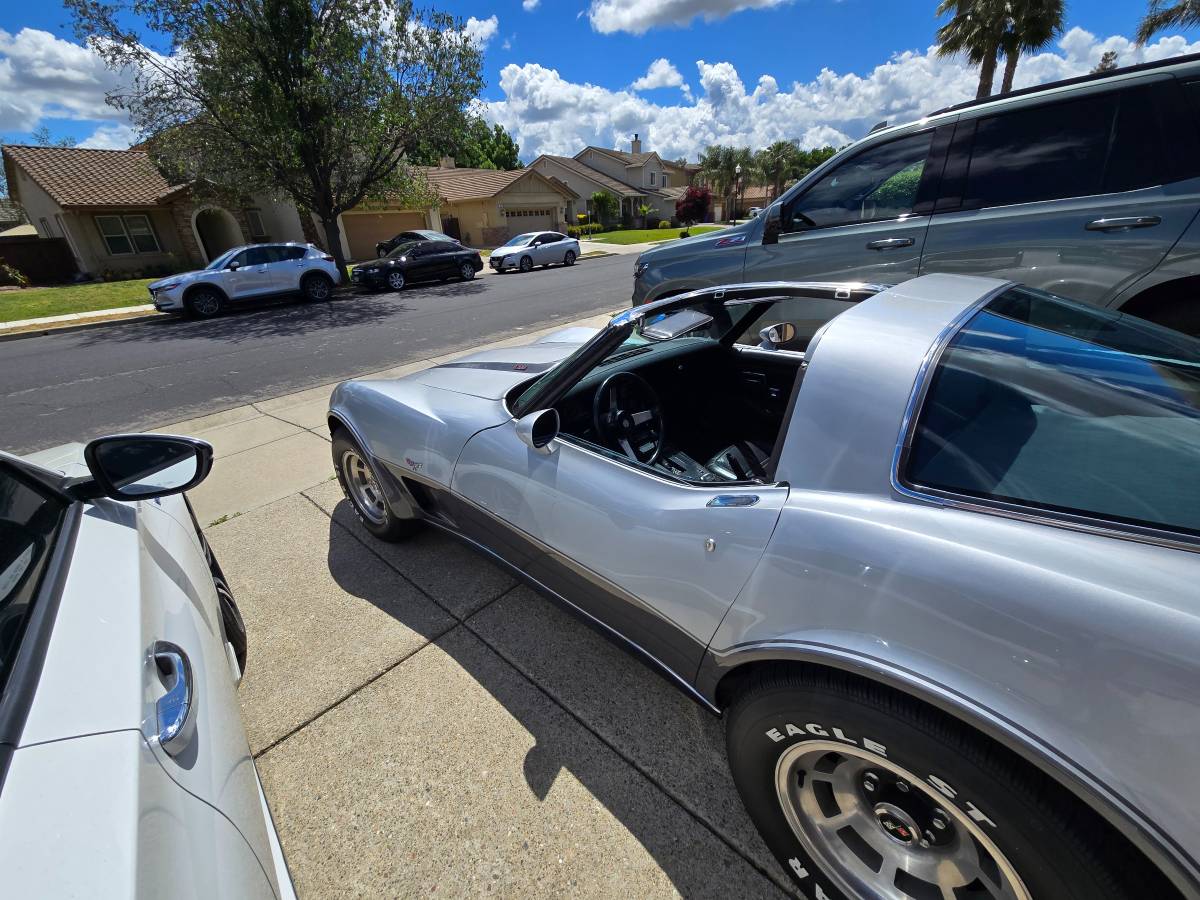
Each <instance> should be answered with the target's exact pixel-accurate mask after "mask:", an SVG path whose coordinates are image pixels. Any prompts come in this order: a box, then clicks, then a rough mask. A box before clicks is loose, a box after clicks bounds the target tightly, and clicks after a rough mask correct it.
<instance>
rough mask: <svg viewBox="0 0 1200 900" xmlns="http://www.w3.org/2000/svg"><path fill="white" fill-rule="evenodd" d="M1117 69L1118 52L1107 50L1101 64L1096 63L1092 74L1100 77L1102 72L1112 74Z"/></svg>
mask: <svg viewBox="0 0 1200 900" xmlns="http://www.w3.org/2000/svg"><path fill="white" fill-rule="evenodd" d="M1116 67H1117V51H1116V50H1105V51H1104V55H1103V56H1101V57H1100V62H1098V63H1096V68H1094V69H1092V72H1091V74H1093V75H1099V74H1100V73H1101V72H1111V71H1112V70H1113V69H1115V68H1116Z"/></svg>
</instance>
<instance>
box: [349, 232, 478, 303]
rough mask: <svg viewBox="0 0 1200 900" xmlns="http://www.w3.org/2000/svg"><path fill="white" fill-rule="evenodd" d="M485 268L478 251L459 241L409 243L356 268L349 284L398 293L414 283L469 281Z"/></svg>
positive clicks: (351, 274)
mask: <svg viewBox="0 0 1200 900" xmlns="http://www.w3.org/2000/svg"><path fill="white" fill-rule="evenodd" d="M482 268H483V260H482V259H480V258H479V252H478V251H477V250H472V249H471V248H470V247H464V246H463V245H462V244H460V243H458V241H408V242H407V243H403V244H400V245H399V246H397V247H396V248H395V249H394V250H392V252H391V253H389V254H388V255H387V256H384V257H382V258H380V259H375V260H372V261H371V262H365V263H360V264H359V265H357V266H355V267H354V271H353V272H351V273H350V281H351V283H352V284H354V285H356V286H358V287H366V288H372V289H375V290H380V289H384V288H386V289H389V290H393V291H399V290H403V288H404V286H405V285H406V284H408V283H409V282H413V281H448V280H450V279H451V278H462V279H463V280H464V281H470V280H471V279H472V278H474V277H475V273H476V272H478V271H479V270H480V269H482Z"/></svg>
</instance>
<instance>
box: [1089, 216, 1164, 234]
mask: <svg viewBox="0 0 1200 900" xmlns="http://www.w3.org/2000/svg"><path fill="white" fill-rule="evenodd" d="M1161 222H1162V217H1161V216H1123V217H1121V218H1118V219H1096V220H1095V221H1092V222H1088V223H1087V224H1086V225H1084V226H1083V227H1084V228H1086V229H1087V230H1088V231H1128V230H1129V229H1131V228H1153V227H1154V226H1155V225H1158V224H1160V223H1161Z"/></svg>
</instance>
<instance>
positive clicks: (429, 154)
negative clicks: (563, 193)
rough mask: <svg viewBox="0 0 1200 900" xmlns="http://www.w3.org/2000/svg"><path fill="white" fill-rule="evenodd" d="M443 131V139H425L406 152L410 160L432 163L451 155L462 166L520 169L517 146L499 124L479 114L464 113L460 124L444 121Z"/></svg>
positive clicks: (431, 164)
mask: <svg viewBox="0 0 1200 900" xmlns="http://www.w3.org/2000/svg"><path fill="white" fill-rule="evenodd" d="M444 132H445V133H444V134H442V135H440V137H442V138H443V140H445V141H446V142H445V143H443V144H441V145H439V146H434V145H433V143H432V142H430V141H425V142H424V144H423V145H422V146H421V147H420V148H419V149H418V150H416V151H415V152H413V153H412V154H410V157H409V158H410V159H411V161H413V162H415V163H418V164H420V165H426V166H436V165H437V164H438V163H439V162H440V161H441V159H442V158H443V157H446V156H450V157H453V159H454V163H455V165H457V166H460V167H462V168H466V169H505V170H511V169H523V168H525V164H524V163H522V162H521V159H520V152H521V148H520V147H519V146H518V145H517V142H516V141H514V140H513V139H512V135H510V134H509V133H508V132H507V131H505V130H504V129H503V128H502V127H501V126H500V125H493V126H490V127H489V126H488V123H487V122H485V121H484V120H483V119H482V118H480V117H479V116H465V117H464V118H463V121H462V123H461V124H458V125H457V126H454V127H451V125H450V123H447V128H446V129H445V130H444Z"/></svg>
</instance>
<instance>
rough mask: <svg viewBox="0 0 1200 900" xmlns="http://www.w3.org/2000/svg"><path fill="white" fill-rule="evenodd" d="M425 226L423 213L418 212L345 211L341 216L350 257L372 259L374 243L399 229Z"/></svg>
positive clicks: (391, 235)
mask: <svg viewBox="0 0 1200 900" xmlns="http://www.w3.org/2000/svg"><path fill="white" fill-rule="evenodd" d="M424 227H425V214H424V213H419V212H385V213H347V214H346V215H344V216H342V228H344V229H345V230H346V243H347V244H349V245H350V258H351V259H354V260H361V259H374V258H375V245H376V244H378V243H379V242H380V241H386V240H389V239H391V238H393V237H395V236H396V235H397V234H398V233H399V232H401V231H412V230H413V229H415V228H424Z"/></svg>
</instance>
